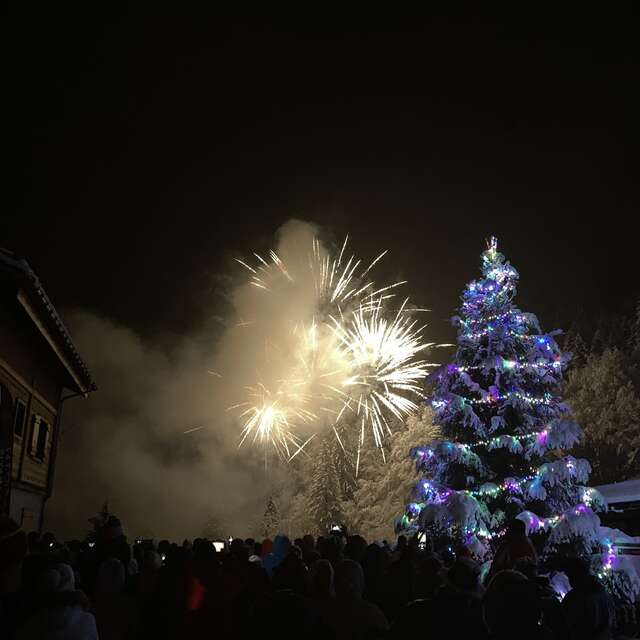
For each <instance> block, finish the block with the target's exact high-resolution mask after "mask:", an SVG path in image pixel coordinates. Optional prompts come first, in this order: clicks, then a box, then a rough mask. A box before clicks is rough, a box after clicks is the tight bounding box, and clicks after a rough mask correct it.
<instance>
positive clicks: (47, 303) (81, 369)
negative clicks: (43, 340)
mask: <svg viewBox="0 0 640 640" xmlns="http://www.w3.org/2000/svg"><path fill="white" fill-rule="evenodd" d="M0 266H2V267H4V270H6V271H9V272H10V273H13V274H15V275H16V276H19V277H20V279H21V280H22V281H23V282H25V283H26V284H27V286H28V288H29V289H30V293H31V294H32V295H33V297H34V299H35V300H36V301H37V302H38V305H37V306H38V307H39V309H38V311H39V315H40V314H42V315H44V316H45V317H47V319H48V322H49V324H50V326H52V327H53V328H54V331H55V334H56V338H57V339H56V342H57V343H59V344H60V345H61V346H62V348H63V349H64V352H65V354H66V358H68V359H69V361H70V362H71V365H72V367H73V370H74V373H75V376H74V377H76V380H77V381H78V382H79V390H80V391H82V392H84V393H86V392H87V391H95V390H96V389H97V387H96V384H95V382H94V381H93V379H92V377H91V373H90V372H89V369H88V368H87V365H86V364H85V363H84V362H83V360H82V358H81V357H80V354H79V353H78V351H77V350H76V347H75V345H74V344H73V341H72V340H71V335H70V334H69V331H68V330H67V328H66V327H65V325H64V323H63V322H62V318H60V316H59V315H58V312H57V311H56V309H55V307H54V306H53V303H52V302H51V300H50V299H49V296H48V295H47V294H46V292H45V290H44V288H43V287H42V284H41V282H40V279H39V278H38V276H37V275H36V274H35V272H34V271H33V269H32V268H31V267H30V265H29V263H28V262H27V261H26V260H25V259H24V258H19V257H18V256H16V255H15V254H13V253H12V252H11V251H8V250H7V249H2V248H0Z"/></svg>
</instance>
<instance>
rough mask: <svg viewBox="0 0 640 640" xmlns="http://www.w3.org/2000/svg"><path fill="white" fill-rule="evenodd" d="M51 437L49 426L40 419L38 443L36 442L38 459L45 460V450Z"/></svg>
mask: <svg viewBox="0 0 640 640" xmlns="http://www.w3.org/2000/svg"><path fill="white" fill-rule="evenodd" d="M48 435H49V425H48V424H47V423H46V422H45V421H44V420H42V418H41V419H40V429H38V441H37V442H36V458H38V460H44V454H45V450H46V448H47V437H48Z"/></svg>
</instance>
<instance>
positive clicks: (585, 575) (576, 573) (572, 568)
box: [563, 558, 591, 589]
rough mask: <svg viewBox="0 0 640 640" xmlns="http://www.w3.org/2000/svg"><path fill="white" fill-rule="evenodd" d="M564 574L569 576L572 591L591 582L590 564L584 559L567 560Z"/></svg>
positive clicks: (564, 565) (564, 564)
mask: <svg viewBox="0 0 640 640" xmlns="http://www.w3.org/2000/svg"><path fill="white" fill-rule="evenodd" d="M563 569H564V572H565V573H566V574H567V578H568V579H569V584H570V585H571V588H572V589H575V588H576V587H578V586H580V585H581V584H584V583H585V582H586V581H588V580H589V576H590V575H591V574H590V570H589V563H588V562H587V561H586V560H584V559H583V558H567V559H566V560H565V561H564V563H563Z"/></svg>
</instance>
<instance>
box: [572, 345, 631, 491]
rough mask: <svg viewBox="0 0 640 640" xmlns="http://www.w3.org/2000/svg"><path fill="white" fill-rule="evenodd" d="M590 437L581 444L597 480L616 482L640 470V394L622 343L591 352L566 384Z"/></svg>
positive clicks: (578, 417)
mask: <svg viewBox="0 0 640 640" xmlns="http://www.w3.org/2000/svg"><path fill="white" fill-rule="evenodd" d="M565 391H566V394H567V396H568V397H569V398H570V400H571V409H572V411H573V415H574V416H575V418H576V420H578V421H579V423H580V425H581V426H582V428H583V430H584V434H585V437H584V439H583V440H582V441H581V442H580V444H579V445H578V447H577V448H576V450H577V451H579V452H580V453H581V454H582V455H585V456H588V457H589V460H590V462H591V465H592V467H593V473H592V476H591V480H592V482H593V483H594V484H606V483H609V482H617V481H620V480H625V479H627V478H632V477H637V476H638V475H639V474H640V457H639V456H638V451H639V447H640V398H638V396H637V394H636V390H635V388H634V385H633V383H632V381H631V379H630V376H629V372H628V361H627V356H625V355H624V354H623V353H622V352H621V351H620V350H619V349H616V348H614V349H606V350H605V351H604V352H603V353H602V354H598V353H593V354H591V355H589V356H588V358H587V359H586V362H585V363H584V365H583V366H582V367H580V368H577V369H573V370H571V371H570V372H569V375H568V381H567V385H566V388H565Z"/></svg>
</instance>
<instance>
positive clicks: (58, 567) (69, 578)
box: [34, 562, 76, 594]
mask: <svg viewBox="0 0 640 640" xmlns="http://www.w3.org/2000/svg"><path fill="white" fill-rule="evenodd" d="M40 569H41V571H40V572H38V573H37V575H36V576H35V583H34V586H35V591H36V592H38V593H41V594H49V593H61V592H63V591H75V588H76V580H75V574H74V573H73V569H72V568H71V567H70V566H69V565H68V564H59V563H55V562H48V563H46V564H43V565H41V567H40Z"/></svg>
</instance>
